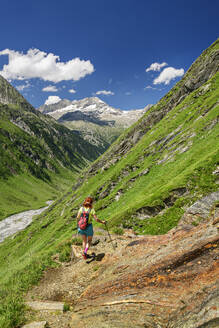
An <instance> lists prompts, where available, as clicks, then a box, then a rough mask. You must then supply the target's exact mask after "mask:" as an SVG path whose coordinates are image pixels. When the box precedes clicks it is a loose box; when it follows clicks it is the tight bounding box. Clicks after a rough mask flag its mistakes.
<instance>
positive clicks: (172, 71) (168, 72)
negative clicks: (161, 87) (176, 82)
mask: <svg viewBox="0 0 219 328" xmlns="http://www.w3.org/2000/svg"><path fill="white" fill-rule="evenodd" d="M183 75H184V69H183V68H181V69H176V68H174V67H167V68H165V69H164V70H163V71H162V72H161V73H160V75H159V76H158V77H157V78H156V79H154V81H153V84H160V83H164V84H169V83H170V81H171V80H173V79H175V78H176V77H180V76H183Z"/></svg>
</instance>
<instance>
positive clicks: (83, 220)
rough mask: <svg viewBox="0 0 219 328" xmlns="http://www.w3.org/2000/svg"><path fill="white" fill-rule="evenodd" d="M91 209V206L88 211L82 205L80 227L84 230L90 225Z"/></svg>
mask: <svg viewBox="0 0 219 328" xmlns="http://www.w3.org/2000/svg"><path fill="white" fill-rule="evenodd" d="M90 211H91V209H90V208H89V210H88V211H87V212H86V211H85V208H84V207H82V212H81V216H80V218H79V220H78V227H79V228H80V229H81V230H84V229H86V228H87V226H88V219H89V214H90Z"/></svg>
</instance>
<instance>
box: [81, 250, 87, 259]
mask: <svg viewBox="0 0 219 328" xmlns="http://www.w3.org/2000/svg"><path fill="white" fill-rule="evenodd" d="M82 256H83V258H84V259H85V260H86V259H87V253H85V252H84V253H83V254H82Z"/></svg>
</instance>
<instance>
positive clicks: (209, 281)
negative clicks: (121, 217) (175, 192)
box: [71, 223, 219, 328]
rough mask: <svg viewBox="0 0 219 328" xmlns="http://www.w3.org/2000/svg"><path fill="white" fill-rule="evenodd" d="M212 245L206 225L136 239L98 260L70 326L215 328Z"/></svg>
mask: <svg viewBox="0 0 219 328" xmlns="http://www.w3.org/2000/svg"><path fill="white" fill-rule="evenodd" d="M218 246H219V234H218V231H217V227H216V226H213V225H212V224H211V223H208V224H202V225H200V226H199V227H192V226H188V225H185V226H183V227H181V228H179V229H177V230H174V231H170V232H169V233H168V234H166V235H163V236H145V237H143V238H136V240H134V241H133V242H130V243H128V244H127V246H126V247H124V248H123V250H119V251H117V252H116V253H115V254H114V255H113V256H111V257H108V258H107V260H105V261H104V263H103V264H102V266H101V269H100V270H98V272H97V274H96V275H95V279H94V281H93V282H92V284H91V285H89V286H88V287H87V289H86V290H85V291H84V292H83V293H82V295H81V297H80V299H79V300H78V302H77V304H76V306H75V308H74V312H75V313H74V314H73V318H72V323H71V327H75V326H76V327H79V328H80V327H84V326H83V325H84V324H85V323H86V327H87V328H91V327H93V326H94V320H95V325H96V327H114V328H115V327H119V328H120V327H123V328H126V327H127V328H128V327H130V326H131V327H148V328H152V327H162V328H164V327H174V328H198V327H200V328H201V327H202V328H203V327H216V326H217V324H219V311H218V308H217V304H218V302H219V294H218V287H219V286H218V275H219V266H218V256H219V250H218Z"/></svg>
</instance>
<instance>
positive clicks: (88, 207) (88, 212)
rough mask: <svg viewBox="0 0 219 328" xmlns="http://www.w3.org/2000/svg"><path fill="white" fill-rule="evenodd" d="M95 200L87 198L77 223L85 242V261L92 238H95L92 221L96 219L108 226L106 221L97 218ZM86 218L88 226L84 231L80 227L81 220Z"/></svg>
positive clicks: (79, 212) (80, 210)
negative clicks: (93, 204) (94, 206)
mask: <svg viewBox="0 0 219 328" xmlns="http://www.w3.org/2000/svg"><path fill="white" fill-rule="evenodd" d="M92 203H93V199H92V198H91V197H87V198H86V199H85V200H84V203H83V206H82V207H81V208H80V209H79V211H78V215H77V222H78V232H79V234H80V235H81V237H82V240H83V250H84V251H83V257H84V259H86V258H87V251H88V249H89V247H90V245H91V242H92V238H93V234H94V232H93V225H92V219H93V218H94V219H95V220H96V221H97V222H100V223H102V224H106V221H102V220H100V219H98V217H97V216H96V213H95V210H94V208H93V206H92ZM83 217H84V218H86V220H87V225H86V228H85V229H83V227H82V228H80V227H79V225H80V222H81V218H83Z"/></svg>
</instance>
